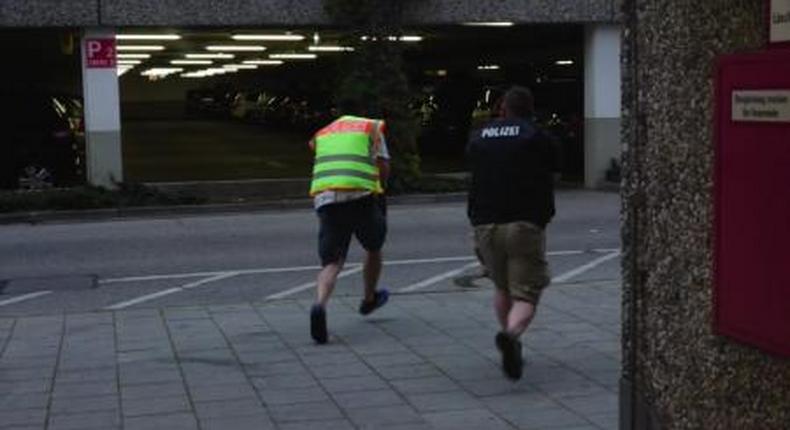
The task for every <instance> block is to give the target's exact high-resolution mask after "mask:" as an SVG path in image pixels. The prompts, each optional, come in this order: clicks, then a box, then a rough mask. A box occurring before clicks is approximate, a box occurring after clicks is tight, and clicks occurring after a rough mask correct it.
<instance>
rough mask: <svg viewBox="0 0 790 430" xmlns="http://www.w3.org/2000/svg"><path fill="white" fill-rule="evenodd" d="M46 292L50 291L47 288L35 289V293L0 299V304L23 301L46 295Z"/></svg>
mask: <svg viewBox="0 0 790 430" xmlns="http://www.w3.org/2000/svg"><path fill="white" fill-rule="evenodd" d="M47 294H52V291H49V290H47V291H37V292H35V293H29V294H23V295H21V296H16V297H13V298H10V299H6V300H3V301H0V306H6V305H13V304H14V303H19V302H24V301H26V300H33V299H35V298H37V297H41V296H46V295H47Z"/></svg>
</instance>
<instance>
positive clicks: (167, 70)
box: [140, 67, 184, 76]
mask: <svg viewBox="0 0 790 430" xmlns="http://www.w3.org/2000/svg"><path fill="white" fill-rule="evenodd" d="M183 71H184V69H182V68H180V67H154V68H151V69H148V70H145V71H143V72H142V73H140V74H141V75H142V76H167V75H172V74H173V73H178V72H183Z"/></svg>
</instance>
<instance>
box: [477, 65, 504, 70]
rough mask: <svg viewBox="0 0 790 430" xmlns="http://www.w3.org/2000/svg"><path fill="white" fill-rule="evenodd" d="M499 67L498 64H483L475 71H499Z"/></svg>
mask: <svg viewBox="0 0 790 430" xmlns="http://www.w3.org/2000/svg"><path fill="white" fill-rule="evenodd" d="M499 69H500V67H499V65H498V64H484V65H482V66H477V70H499Z"/></svg>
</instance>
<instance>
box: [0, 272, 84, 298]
mask: <svg viewBox="0 0 790 430" xmlns="http://www.w3.org/2000/svg"><path fill="white" fill-rule="evenodd" d="M97 286H98V277H97V276H96V275H67V276H46V277H29V278H16V279H7V280H5V281H2V282H0V294H3V295H17V294H29V293H35V292H38V291H53V292H61V291H81V290H90V289H94V288H96V287H97Z"/></svg>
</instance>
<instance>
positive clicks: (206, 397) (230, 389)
mask: <svg viewBox="0 0 790 430" xmlns="http://www.w3.org/2000/svg"><path fill="white" fill-rule="evenodd" d="M189 395H190V397H191V398H192V401H193V402H211V401H218V400H234V399H254V398H256V395H255V390H254V389H253V387H252V385H250V384H233V385H200V386H196V387H189Z"/></svg>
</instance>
